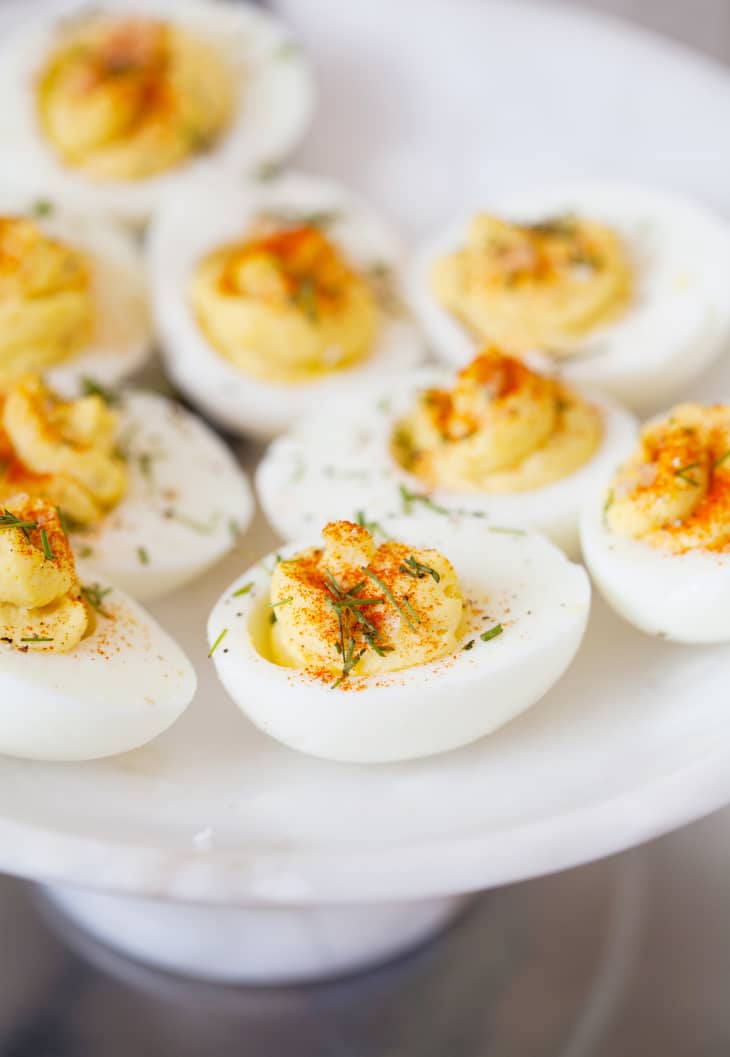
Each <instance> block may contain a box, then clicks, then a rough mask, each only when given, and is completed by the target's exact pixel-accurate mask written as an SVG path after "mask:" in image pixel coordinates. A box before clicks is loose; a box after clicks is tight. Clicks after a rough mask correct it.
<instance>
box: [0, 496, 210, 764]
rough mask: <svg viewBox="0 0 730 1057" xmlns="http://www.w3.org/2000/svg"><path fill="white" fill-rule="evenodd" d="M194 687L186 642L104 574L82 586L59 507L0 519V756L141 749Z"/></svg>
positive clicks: (35, 502) (16, 499)
mask: <svg viewBox="0 0 730 1057" xmlns="http://www.w3.org/2000/svg"><path fill="white" fill-rule="evenodd" d="M195 688H196V677H195V672H194V670H193V667H192V665H191V664H190V662H189V661H188V659H187V657H186V656H185V654H184V653H183V652H182V650H181V649H180V647H179V646H178V645H177V644H176V643H175V642H173V640H172V639H171V638H170V637H169V636H168V635H167V634H166V633H165V632H164V631H163V630H162V628H161V627H160V626H159V625H158V624H157V623H156V622H155V621H154V620H153V619H152V617H150V615H149V614H148V613H146V612H145V611H144V609H142V608H141V607H140V606H139V605H137V603H135V602H133V601H132V599H131V598H128V597H127V596H126V595H124V594H123V593H122V592H121V591H119V590H118V589H117V588H116V587H114V586H112V585H111V584H110V583H109V582H108V581H107V580H106V578H105V577H100V576H96V575H92V574H89V575H88V576H87V577H84V578H82V579H79V576H78V575H77V572H76V568H75V563H74V556H73V552H72V550H71V546H70V543H69V541H68V538H67V536H66V533H65V531H64V529H63V526H62V524H61V521H60V519H59V515H58V511H57V509H56V508H55V507H54V506H52V505H50V504H48V503H46V502H44V501H43V500H42V499H33V498H31V497H30V496H28V495H22V494H19V495H16V496H13V497H11V498H9V499H7V501H4V502H3V505H2V511H1V512H0V693H1V694H2V700H3V707H2V710H1V711H0V753H4V754H7V755H11V756H22V757H28V758H31V759H37V760H59V761H61V760H90V759H95V758H97V757H100V756H111V755H114V754H116V753H120V752H127V751H129V750H130V749H135V748H137V747H138V746H140V745H143V744H145V742H148V741H150V740H151V739H152V738H154V737H156V736H157V735H158V734H161V733H162V731H163V730H166V729H167V727H169V726H170V725H171V724H172V723H174V722H175V720H176V719H177V718H178V717H179V716H180V715H181V714H182V712H184V711H185V709H186V708H187V706H188V705H189V704H190V702H191V700H192V698H193V695H194V693H195Z"/></svg>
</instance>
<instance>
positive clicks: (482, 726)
mask: <svg viewBox="0 0 730 1057" xmlns="http://www.w3.org/2000/svg"><path fill="white" fill-rule="evenodd" d="M371 527H372V526H371ZM383 527H385V528H386V531H387V538H385V536H383V535H381V537H380V538H381V539H382V542H378V540H377V539H376V536H377V535H378V534H379V532H380V529H378V530H376V529H375V528H374V527H373V531H372V532H371V531H370V530H369V529H368V528H366V527H364V526H362V525H357V524H354V523H352V522H347V521H338V522H332V523H330V524H328V525H326V526H325V528H324V530H323V543H320V544H317V543H316V541H312V540H310V541H309V542H300V543H298V544H295V545H292V546H289V547H286V548H284V549H283V550H282V551H281V553H280V554H276V555H270V556H269V557H268V558H267V559H264V561H263V562H261V563H259V564H258V565H257V566H255V567H254V568H252V569H249V570H247V572H245V573H244V574H243V575H242V576H241V577H239V579H238V580H236V581H235V583H233V584H231V586H230V588H229V589H228V590H227V591H226V592H225V593H224V594H223V596H222V597H221V599H220V601H219V602H218V603H217V605H216V606H215V608H214V609H213V612H212V613H211V616H210V619H209V622H208V636H209V642H210V656H211V657H212V660H213V662H214V664H215V666H216V669H217V672H218V675H219V677H220V679H221V681H222V682H223V685H224V686H225V688H226V689H227V691H228V693H229V694H230V695H231V697H232V698H233V700H234V701H235V703H236V704H237V705H238V706H239V708H241V709H242V711H243V712H244V713H245V714H246V715H247V716H248V717H249V719H251V720H252V721H253V722H254V723H255V724H256V725H257V726H258V727H260V728H261V730H263V731H265V732H266V733H267V734H270V735H271V736H272V737H274V738H276V739H278V740H279V741H281V742H283V743H284V744H285V745H288V746H289V747H290V748H293V749H297V750H299V751H300V752H305V753H308V754H311V755H313V756H321V757H325V758H328V759H333V760H342V761H350V762H356V763H385V762H391V761H397V760H406V759H412V758H415V757H419V756H429V755H432V754H434V753H439V752H445V751H447V750H449V749H453V748H456V747H457V746H459V745H465V744H467V743H468V742H470V741H473V740H474V739H476V738H480V737H482V735H484V734H488V733H490V732H491V731H493V730H495V729H496V728H497V727H499V726H501V725H502V724H504V723H506V722H508V720H510V719H512V718H513V717H514V716H516V715H518V714H519V713H520V712H523V711H524V710H525V709H527V708H529V707H530V706H531V705H533V704H534V703H535V702H536V701H537V700H539V698H540V697H542V695H543V694H545V693H546V692H547V690H548V689H549V688H550V687H551V686H552V685H553V683H555V681H556V680H557V679H558V678H559V677H560V676H561V675H562V673H563V672H564V671H565V669H566V668H567V667H568V665H569V664H570V662H571V661H572V659H573V657H574V655H575V653H576V651H577V649H578V646H579V644H580V642H581V639H582V637H583V633H584V630H585V626H586V620H587V617H588V610H589V606H590V586H589V581H588V577H587V576H586V574H585V572H584V571H583V569H582V568H580V567H579V566H576V565H572V564H571V563H570V562H569V561H568V560H567V559H566V558H565V557H564V555H563V554H562V553H561V552H560V551H559V550H558V549H557V548H556V547H554V546H553V545H552V544H551V543H549V542H548V541H547V540H545V539H544V538H542V537H540V536H536V535H530V534H526V533H518V534H515V535H509V536H508V535H504V534H499V533H492V532H490V531H489V530H488V529H487V528H485V526H484V525H481V524H477V523H475V522H473V521H471V520H469V519H460V520H458V521H454V522H451V523H449V524H448V525H444V524H443V522H441V521H440V520H439V519H438V518H435V517H429V516H424V517H421V518H418V519H409V518H400V519H398V518H395V519H392V520H389V521H388V522H387V526H381V528H383Z"/></svg>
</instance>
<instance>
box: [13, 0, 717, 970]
mask: <svg viewBox="0 0 730 1057" xmlns="http://www.w3.org/2000/svg"><path fill="white" fill-rule="evenodd" d="M283 6H288V4H284V5H283ZM291 7H292V11H293V14H294V15H295V17H299V18H301V20H302V23H303V25H302V30H303V35H304V37H305V38H306V39H307V41H308V43H309V44H310V46H311V47H312V49H313V51H314V54H315V58H316V59H317V60H318V63H319V66H320V71H321V82H322V90H323V91H322V94H323V112H322V116H321V119H320V121H319V123H318V124H317V126H316V128H315V131H314V134H313V136H312V138H311V141H310V144H309V146H308V147H307V149H306V151H305V153H304V159H303V160H304V161H305V162H306V163H307V164H308V165H309V166H310V167H314V168H317V167H319V168H321V169H323V170H325V169H329V170H330V171H332V172H333V173H334V174H335V175H339V176H341V177H344V178H345V179H347V178H350V179H351V180H352V181H353V183H355V184H356V185H357V186H359V187H360V188H361V189H363V190H365V191H366V192H370V193H371V196H372V197H374V198H375V199H376V200H378V201H380V202H381V204H385V205H390V206H391V208H392V211H393V212H394V213H396V214H400V216H401V219H402V220H403V222H404V223H405V224H406V225H410V227H411V228H416V227H418V226H419V225H423V224H424V223H425V221H426V220H428V219H431V220H433V219H435V218H440V217H442V216H445V215H447V214H448V213H449V212H451V211H452V209H453V202H454V199H455V198H456V197H458V196H460V195H462V194H463V195H465V196H468V197H469V198H470V199H471V198H473V197H474V194H475V191H477V190H478V189H479V188H480V187H484V188H488V187H491V186H499V185H500V184H501V185H503V184H504V183H505V182H515V181H517V180H519V182H521V183H523V184H525V183H529V182H535V181H536V180H538V179H546V178H549V177H550V176H556V175H566V176H567V175H569V176H575V175H576V173H580V174H582V175H585V174H591V173H594V174H596V175H600V176H603V177H605V176H607V175H609V176H610V175H617V176H618V175H620V176H621V177H644V178H646V179H652V180H654V181H657V182H661V183H664V184H667V185H672V186H677V187H680V188H684V189H686V190H693V191H695V192H696V193H698V194H700V195H703V196H704V197H705V198H708V199H710V200H712V201H714V204H716V205H719V206H720V207H724V208H725V209H726V210H727V211H728V212H730V183H728V182H727V181H726V179H725V175H724V174H725V173H726V172H727V171H728V168H729V166H730V157H729V156H728V155H729V154H730V146H729V144H728V140H727V137H726V136H723V135H721V134H720V133H719V132H718V130H722V129H723V128H726V127H730V82H728V79H727V77H726V75H725V74H724V73H723V72H721V71H720V70H719V68H715V67H713V66H712V65H711V64H710V63H705V62H702V61H701V60H699V59H697V58H694V57H692V56H690V55H686V54H685V53H683V52H681V51H680V50H679V49H677V48H675V47H673V46H669V45H666V44H662V43H659V42H657V41H656V40H654V39H653V38H649V37H647V36H646V35H645V34H640V33H638V32H631V31H629V30H627V29H625V28H623V27H621V26H618V25H613V24H611V23H604V22H598V21H596V20H594V19H589V18H583V17H579V16H578V15H576V14H573V13H571V12H570V11H569V10H567V9H566V10H563V9H553V8H552V7H549V8H547V7H546V8H544V9H543V8H534V9H533V8H531V7H529V6H526V5H523V4H521V3H510V4H494V5H493V4H489V3H476V2H470V0H452V2H451V3H448V4H447V3H445V2H441V0H418V2H416V0H403V2H402V3H401V4H398V5H392V4H389V3H387V2H386V0H372V2H371V3H369V4H358V5H347V13H346V14H345V12H344V11H343V9H342V5H340V7H339V8H338V12H339V14H338V19H337V21H336V22H332V20H331V18H330V19H329V20H328V19H327V14H328V12H329V13H330V14H331V5H330V3H329V0H297V2H296V3H294V0H292V3H291ZM415 18H417V20H418V25H417V32H416V25H415V23H414V19H415ZM385 25H387V26H388V32H383V26H385ZM416 44H417V46H416ZM369 54H370V55H371V58H368V55H369ZM515 64H517V66H518V67H519V68H518V69H516V65H515ZM376 67H377V69H378V75H377V76H375V75H374V73H373V71H374V69H375V68H376ZM618 71H620V74H619V72H618ZM568 73H569V75H568ZM505 85H508V86H509V90H508V92H507V93H505V92H504V91H502V89H503V88H504V86H505ZM498 89H499V90H498ZM672 100H679V101H680V103H681V105H679V103H678V104H677V105H676V106H675V105H671V101H672ZM518 128H519V133H517V132H516V131H515V130H516V129H518ZM703 387H704V390H705V391H706V392H707V393H708V394H711V395H713V396H715V397H720V396H723V395H724V396H725V397H726V398H727V397H730V380H729V378H728V372H727V368H720V369H718V370H717V371H715V372H714V374H713V376H712V377H711V378H709V379H707V380H705V382H704V383H703ZM270 543H271V540H270V538H269V537H268V535H267V533H266V530H265V528H264V527H263V526H262V525H261V524H259V525H258V526H257V527H256V529H255V531H254V532H253V533H252V534H251V535H250V536H248V537H247V539H246V540H245V541H244V543H243V544H242V546H241V548H240V550H239V552H238V553H237V554H235V555H234V556H233V557H232V558H231V559H230V560H228V561H227V562H226V563H225V564H224V566H222V567H220V568H218V569H217V570H215V572H214V573H213V574H212V575H211V576H210V577H208V578H207V579H206V580H205V582H204V583H200V584H197V585H194V586H193V587H192V588H190V589H189V590H186V591H185V592H183V593H181V594H180V595H178V596H176V597H174V598H171V599H169V600H168V601H166V602H164V603H162V604H160V605H158V606H157V607H155V612H156V614H157V616H158V617H159V618H160V619H161V620H162V622H163V623H164V624H166V625H167V626H168V627H169V629H170V631H171V632H172V633H173V634H174V635H176V636H177V637H178V638H179V639H180V641H181V642H182V643H183V645H184V646H185V648H186V649H187V650H188V651H189V653H190V655H191V657H192V658H193V659H194V661H195V662H196V664H197V665H198V668H199V671H200V673H201V679H200V691H199V694H198V697H197V699H196V701H195V702H194V704H193V706H192V707H191V709H190V710H189V712H188V713H187V715H186V716H185V717H184V718H183V720H182V721H181V722H180V723H179V724H178V725H177V726H175V727H174V728H173V729H172V730H171V731H169V732H168V733H167V734H166V735H164V736H163V737H162V738H160V739H159V740H158V741H156V742H155V743H154V744H152V745H150V746H148V747H146V748H144V749H142V750H139V751H137V752H133V753H130V754H128V755H126V756H122V757H119V758H117V759H113V760H108V761H103V762H99V763H92V764H85V765H75V766H68V765H63V766H61V765H55V766H53V765H43V764H34V763H27V762H23V761H17V760H12V759H7V758H6V759H2V760H0V867H2V868H3V869H5V870H7V871H9V872H13V873H16V874H19V875H22V876H25V877H29V878H35V879H40V880H42V881H43V882H45V883H46V884H47V885H49V886H50V888H49V892H50V896H51V898H52V899H53V900H54V901H55V902H56V904H57V905H58V906H60V907H62V908H63V910H64V911H65V912H66V913H67V914H70V915H72V916H73V917H74V918H76V919H77V920H78V921H80V922H82V923H83V924H84V925H85V926H86V927H87V928H88V929H89V930H90V931H92V932H93V933H94V934H95V935H97V936H99V937H101V938H103V939H104V940H106V941H107V942H109V943H111V944H114V945H115V946H117V947H118V948H120V949H121V950H123V951H125V952H127V953H129V954H132V955H135V956H137V957H139V958H141V959H143V960H145V961H148V962H152V963H154V964H156V965H159V966H162V967H164V968H167V969H173V970H176V971H180V972H184V973H193V974H196V975H201V976H206V977H209V978H212V979H225V980H245V981H254V982H264V981H267V982H272V981H292V980H295V979H296V980H303V979H311V978H313V977H320V976H323V975H332V974H336V973H341V972H345V971H350V970H353V969H356V968H361V967H363V966H365V965H369V964H373V963H374V962H377V961H380V960H382V959H384V958H387V957H390V956H392V955H394V954H396V953H398V952H400V951H402V950H404V949H407V948H409V947H412V946H413V945H414V944H417V943H418V942H421V941H422V940H423V939H424V938H425V937H426V936H428V935H430V934H432V933H433V932H434V931H435V930H437V929H439V928H441V927H442V926H443V924H444V923H445V922H446V921H448V920H449V919H450V918H451V917H453V915H454V914H455V913H457V912H458V911H459V909H460V908H462V907H463V906H464V900H465V899H468V897H469V896H470V895H471V894H472V893H474V892H476V891H479V890H483V889H485V888H488V887H491V886H496V885H500V884H503V883H505V882H508V881H514V880H517V879H519V878H527V877H535V876H538V875H539V874H542V873H547V872H550V871H555V870H559V869H562V868H565V867H568V866H571V865H575V864H578V863H581V862H585V861H587V860H590V859H594V858H597V857H599V856H602V855H606V854H608V853H609V852H612V851H616V850H618V849H622V848H626V847H628V846H630V845H632V844H636V843H639V842H641V841H644V840H646V839H648V838H650V837H652V836H655V835H656V834H659V833H661V832H664V831H666V830H669V829H671V828H672V827H675V826H679V825H681V824H682V823H684V822H687V821H689V820H690V819H694V818H697V817H699V816H700V815H702V814H704V813H706V812H709V811H711V810H713V809H714V808H716V807H719V806H720V805H722V804H725V803H726V802H728V801H729V800H730V712H729V711H728V707H727V687H728V685H729V682H730V652H729V651H728V650H727V649H726V648H725V647H712V648H694V649H683V648H681V647H676V646H670V645H668V644H666V643H664V642H661V641H653V640H650V639H648V638H644V637H642V636H640V635H638V634H637V633H635V632H633V631H631V630H630V629H629V628H628V627H626V626H625V625H623V624H622V623H620V622H619V621H618V620H617V619H616V618H615V617H614V616H613V615H612V614H610V613H609V612H608V611H607V610H606V609H605V607H603V606H602V605H601V604H600V603H599V602H597V603H596V605H595V607H594V612H593V616H592V618H591V624H590V628H589V632H588V636H587V640H586V644H585V648H584V649H583V651H582V652H581V655H580V657H579V659H578V660H577V662H576V664H575V665H574V667H573V668H572V669H571V670H570V672H569V673H568V674H567V676H566V677H565V678H564V679H563V680H562V681H561V682H560V684H559V685H558V686H557V687H556V688H555V689H554V690H553V691H552V692H551V693H550V694H549V695H548V697H547V698H545V699H544V700H543V701H542V702H541V703H540V704H539V705H538V706H536V707H535V708H534V709H533V710H532V711H531V712H529V713H528V714H527V715H525V716H523V717H522V718H520V719H519V720H517V721H515V722H514V723H512V724H510V725H509V726H508V727H507V728H505V729H504V730H503V731H501V732H499V733H498V734H496V735H494V736H493V737H491V738H488V739H485V740H483V741H482V742H480V743H478V744H475V745H473V746H471V747H469V748H466V749H463V750H460V751H458V752H453V753H451V754H448V755H446V756H443V757H439V758H434V759H432V760H424V761H419V762H415V763H409V764H404V765H399V766H384V767H357V766H342V765H337V764H333V763H325V762H318V761H315V760H311V759H307V758H305V757H302V756H298V755H296V754H294V753H291V752H289V751H287V750H286V749H284V748H282V747H281V746H279V745H277V744H275V743H274V742H272V741H270V740H268V739H266V738H265V737H264V736H263V735H262V734H260V733H259V732H258V731H256V730H254V729H253V728H252V727H251V726H250V725H249V724H248V723H247V722H246V721H245V720H244V719H243V718H242V717H241V715H240V713H239V712H238V711H237V710H236V709H235V708H234V706H233V705H232V704H231V703H230V702H229V701H228V700H227V698H226V696H225V694H224V693H223V692H222V691H221V689H220V687H219V685H218V684H217V682H216V680H215V678H214V675H213V672H212V670H211V669H212V666H211V664H210V663H209V662H208V661H207V660H206V657H205V653H206V645H205V634H204V628H205V617H206V614H207V612H208V609H209V607H210V605H211V603H212V602H213V600H214V599H215V598H216V597H217V595H218V593H219V591H220V590H222V588H223V587H224V586H225V585H226V584H227V583H228V582H229V581H230V580H231V579H232V578H233V576H234V575H235V574H237V573H238V572H240V571H242V570H243V569H244V568H245V567H246V566H247V565H248V564H249V563H250V562H252V561H253V560H254V559H255V558H257V557H258V556H259V555H260V554H261V553H263V552H265V551H267V550H268V549H269V548H270Z"/></svg>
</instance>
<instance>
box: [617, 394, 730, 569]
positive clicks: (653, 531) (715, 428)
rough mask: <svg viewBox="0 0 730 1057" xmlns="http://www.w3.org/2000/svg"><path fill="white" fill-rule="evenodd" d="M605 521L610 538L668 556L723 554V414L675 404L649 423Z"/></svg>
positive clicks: (729, 416)
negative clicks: (643, 545)
mask: <svg viewBox="0 0 730 1057" xmlns="http://www.w3.org/2000/svg"><path fill="white" fill-rule="evenodd" d="M605 516H606V523H607V525H608V527H609V528H610V529H611V531H612V532H615V533H617V534H618V535H621V536H628V537H631V538H633V539H640V540H642V541H643V542H645V543H648V544H650V545H651V546H652V547H656V548H658V549H660V550H665V551H669V552H671V553H673V554H681V553H683V552H685V551H691V550H709V551H727V550H728V549H730V407H727V406H726V405H724V404H714V405H711V406H705V405H702V404H695V403H686V404H680V405H678V406H677V407H675V408H674V409H673V410H672V412H671V413H670V415H669V416H668V417H667V418H666V419H663V420H662V421H659V422H652V423H649V424H648V425H647V426H646V427H645V428H644V429H643V430H642V433H641V438H640V442H639V446H638V448H637V449H636V451H635V452H634V453H633V455H632V456H631V457H630V459H629V460H628V461H627V462H626V463H625V464H624V466H622V467H621V469H620V470H619V472H618V474H617V475H616V477H615V478H614V480H613V482H612V485H611V488H610V490H609V493H608V495H607V497H606V514H605Z"/></svg>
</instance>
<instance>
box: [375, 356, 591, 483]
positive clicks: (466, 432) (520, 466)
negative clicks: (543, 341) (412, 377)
mask: <svg viewBox="0 0 730 1057" xmlns="http://www.w3.org/2000/svg"><path fill="white" fill-rule="evenodd" d="M602 435H603V426H602V419H601V415H600V412H599V411H598V409H597V408H595V407H594V406H593V405H592V404H589V403H587V402H586V401H584V400H582V399H581V398H580V397H579V396H577V395H576V394H575V393H573V392H572V391H571V390H570V389H568V388H567V387H566V386H564V385H562V384H561V383H560V382H558V381H556V380H555V379H552V378H548V377H546V376H544V375H542V374H538V373H537V372H535V371H531V370H530V369H529V368H528V367H526V366H525V364H524V363H522V362H521V361H520V360H517V359H513V358H512V357H509V356H505V355H503V354H502V353H501V352H499V350H497V349H495V348H491V349H487V350H486V351H485V352H483V353H481V354H480V355H479V356H477V357H476V359H475V360H473V361H472V363H471V364H469V366H468V367H465V368H464V369H463V370H462V371H460V372H459V374H458V375H457V376H456V380H455V384H454V386H453V388H452V389H451V390H446V389H430V390H427V391H426V392H424V393H422V394H421V395H420V396H419V398H418V401H417V403H416V406H415V408H414V409H413V411H412V412H411V413H410V414H409V415H407V416H406V417H405V418H403V419H401V420H400V421H399V422H398V423H397V425H396V427H395V430H394V432H393V436H392V440H391V451H392V454H393V457H394V458H395V459H396V461H397V462H398V463H399V464H400V465H401V466H402V467H403V468H404V469H406V470H408V471H409V472H410V473H412V474H414V475H415V476H416V477H418V478H420V480H422V481H423V482H424V483H425V484H426V485H428V486H429V487H430V488H443V489H445V490H451V491H474V492H485V493H509V492H521V491H527V490H530V489H534V488H540V487H544V486H545V485H549V484H552V483H553V482H555V481H558V480H560V479H561V478H563V477H567V476H569V475H570V474H572V473H574V472H575V471H576V470H578V469H580V467H581V466H583V465H584V464H585V463H587V462H588V461H589V459H591V458H592V456H593V455H594V454H595V452H596V450H597V449H598V447H599V445H600V443H601V439H602Z"/></svg>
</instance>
